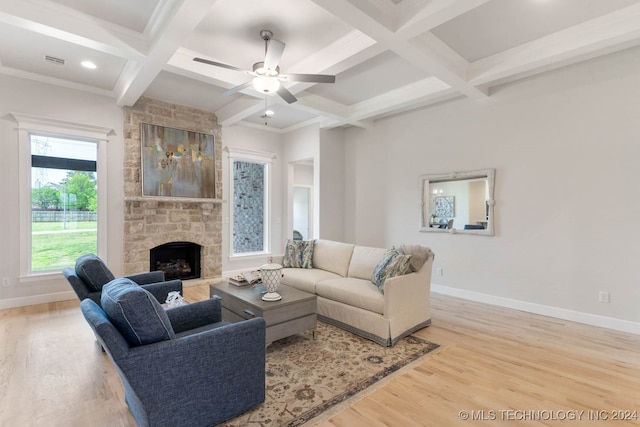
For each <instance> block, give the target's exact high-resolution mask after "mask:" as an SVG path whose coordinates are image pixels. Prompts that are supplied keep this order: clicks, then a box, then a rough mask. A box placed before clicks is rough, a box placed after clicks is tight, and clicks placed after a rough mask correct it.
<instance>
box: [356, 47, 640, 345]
mask: <svg viewBox="0 0 640 427" xmlns="http://www.w3.org/2000/svg"><path fill="white" fill-rule="evenodd" d="M639 53H640V50H638V49H634V50H627V51H624V52H621V53H618V54H615V55H610V56H605V57H602V58H599V59H596V60H592V61H589V62H586V63H583V64H578V65H575V66H570V67H567V68H564V69H561V70H557V71H553V72H549V73H546V74H543V75H539V76H537V77H533V78H529V79H527V80H524V81H521V82H516V83H512V84H508V85H504V86H503V87H501V88H499V89H497V90H494V91H493V93H492V94H491V96H490V97H489V98H488V99H486V100H481V101H475V102H471V101H464V102H455V103H451V104H448V105H444V106H441V107H439V108H432V109H423V110H420V111H414V112H411V113H407V114H404V115H401V116H396V117H393V118H389V119H386V120H381V121H378V122H376V124H375V126H374V127H373V128H372V129H357V128H350V129H348V130H347V131H346V142H347V148H346V165H345V170H346V175H347V180H346V182H347V186H348V188H347V190H346V192H347V201H348V203H347V207H346V212H345V216H346V217H347V218H348V221H349V223H350V226H349V227H348V228H347V231H346V236H347V239H348V240H352V241H355V242H357V243H360V244H372V245H385V246H387V247H388V246H391V245H393V244H399V243H402V242H407V243H419V244H423V245H427V246H430V247H431V248H432V249H433V250H434V252H435V254H436V257H435V265H434V267H435V268H442V269H443V273H444V274H443V276H441V277H438V276H435V277H434V278H433V281H434V282H435V286H434V287H435V288H436V289H439V290H440V291H442V292H448V293H451V294H457V295H460V296H465V297H472V298H476V299H481V300H482V299H484V300H486V301H489V302H494V303H500V304H503V305H511V306H514V307H516V308H524V309H528V310H531V311H538V312H543V313H549V314H552V315H558V316H559V317H567V318H573V319H576V320H585V321H587V322H588V323H594V324H601V325H603V326H610V327H616V328H619V329H623V330H632V331H635V332H637V333H640V323H638V322H639V321H640V309H639V308H638V307H640V286H639V285H640V269H638V267H637V265H636V263H635V262H636V260H637V259H638V257H639V256H640V244H639V243H638V241H639V237H640V233H639V231H638V230H639V229H638V227H636V226H635V224H636V223H637V222H638V218H639V217H640V186H639V184H638V183H639V182H640V167H638V164H639V162H640V160H639V159H640V120H638V114H639V112H640V54H639ZM484 168H496V188H495V200H496V207H495V212H496V215H495V217H496V236H495V237H486V236H476V235H452V234H444V233H443V234H436V233H420V232H418V231H417V230H418V225H419V218H420V213H419V209H420V207H419V204H418V202H419V200H420V187H419V176H420V175H421V174H428V173H429V174H430V173H445V172H453V171H464V170H473V169H484ZM434 271H437V270H436V269H434ZM601 290H603V291H608V292H610V294H611V302H610V303H609V304H604V303H599V302H598V292H599V291H601Z"/></svg>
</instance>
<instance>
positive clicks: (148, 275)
mask: <svg viewBox="0 0 640 427" xmlns="http://www.w3.org/2000/svg"><path fill="white" fill-rule="evenodd" d="M124 277H126V278H127V279H131V280H133V281H134V282H136V283H137V284H138V285H148V284H149V283H158V282H164V271H160V270H157V271H147V272H145V273H136V274H130V275H128V276H124Z"/></svg>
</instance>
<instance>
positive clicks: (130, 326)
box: [100, 277, 175, 346]
mask: <svg viewBox="0 0 640 427" xmlns="http://www.w3.org/2000/svg"><path fill="white" fill-rule="evenodd" d="M100 304H101V305H102V310H104V312H105V314H106V315H107V317H108V318H109V320H110V321H111V323H113V325H114V326H115V327H116V329H118V331H120V333H121V334H122V336H123V337H124V338H125V339H126V340H127V342H128V343H129V344H131V345H133V346H138V345H144V344H152V343H155V342H159V341H166V340H170V339H173V338H175V333H174V331H173V327H172V326H171V322H170V321H169V317H168V316H167V313H166V312H165V310H164V309H163V308H162V306H161V305H160V303H159V302H158V301H157V300H156V299H155V297H154V296H153V295H151V293H150V292H149V291H147V290H146V289H144V288H142V287H141V286H140V285H138V284H136V283H135V282H134V281H132V280H131V279H127V278H125V277H121V278H119V279H115V280H113V281H111V282H109V283H107V284H106V285H104V287H103V288H102V295H101V297H100Z"/></svg>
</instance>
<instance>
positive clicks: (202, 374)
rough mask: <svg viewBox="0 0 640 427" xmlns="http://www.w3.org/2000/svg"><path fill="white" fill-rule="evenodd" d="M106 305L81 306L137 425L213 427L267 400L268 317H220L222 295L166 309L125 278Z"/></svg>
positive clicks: (107, 293)
mask: <svg viewBox="0 0 640 427" xmlns="http://www.w3.org/2000/svg"><path fill="white" fill-rule="evenodd" d="M101 302H102V307H100V306H99V305H98V304H96V303H95V302H94V301H93V300H92V299H85V300H83V301H82V302H81V303H80V307H81V309H82V313H83V315H84V317H85V319H86V320H87V322H88V323H89V325H90V326H91V328H92V329H93V331H94V333H95V334H96V336H97V337H98V340H99V342H100V343H101V344H102V346H103V348H104V349H105V350H106V352H107V354H108V355H109V357H110V359H111V360H112V362H113V364H114V365H115V367H116V370H117V371H118V374H119V375H120V378H121V380H122V384H123V386H124V391H125V401H126V402H127V405H129V409H130V410H131V412H132V414H133V416H134V418H135V419H136V421H137V423H138V425H139V426H171V427H180V426H184V427H187V426H188V427H198V426H202V427H205V426H211V425H214V424H217V423H220V422H222V421H224V420H227V419H229V418H232V417H234V416H236V415H239V414H241V413H243V412H245V411H246V410H248V409H250V408H252V407H254V406H256V405H258V404H260V403H262V402H264V399H265V344H264V343H265V328H266V326H265V321H264V319H262V318H253V319H250V320H245V321H242V322H238V323H227V322H222V321H221V318H222V315H221V305H220V300H219V299H218V298H211V299H208V300H204V301H199V302H195V303H191V304H186V305H182V306H177V307H173V308H169V309H167V310H164V309H163V308H162V306H161V305H160V304H159V303H158V301H156V299H155V298H153V297H152V296H151V294H150V293H149V292H148V291H146V290H145V289H143V288H142V287H140V286H138V285H136V284H135V283H134V282H132V281H131V280H129V279H126V278H121V279H116V280H114V281H112V282H110V283H108V284H107V285H105V286H104V288H103V290H102V298H101Z"/></svg>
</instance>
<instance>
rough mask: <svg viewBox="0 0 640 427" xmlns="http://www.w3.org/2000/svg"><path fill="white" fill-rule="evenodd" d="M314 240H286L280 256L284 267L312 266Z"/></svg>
mask: <svg viewBox="0 0 640 427" xmlns="http://www.w3.org/2000/svg"><path fill="white" fill-rule="evenodd" d="M314 242H315V241H314V240H287V244H286V246H285V250H284V257H283V258H282V266H283V267H285V268H313V245H314Z"/></svg>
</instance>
